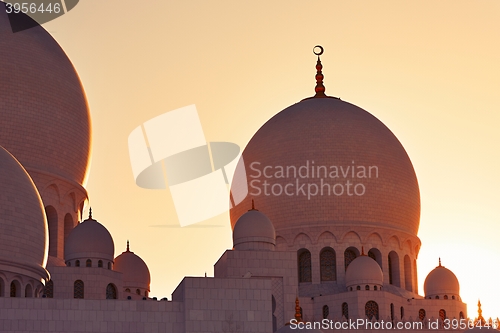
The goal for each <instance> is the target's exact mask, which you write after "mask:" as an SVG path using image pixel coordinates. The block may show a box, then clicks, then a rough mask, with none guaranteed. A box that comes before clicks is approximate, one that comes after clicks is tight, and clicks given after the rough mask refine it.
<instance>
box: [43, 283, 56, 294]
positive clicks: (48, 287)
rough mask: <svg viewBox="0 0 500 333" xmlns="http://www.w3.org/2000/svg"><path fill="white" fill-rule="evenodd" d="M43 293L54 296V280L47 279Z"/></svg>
mask: <svg viewBox="0 0 500 333" xmlns="http://www.w3.org/2000/svg"><path fill="white" fill-rule="evenodd" d="M43 294H44V295H45V297H47V298H54V282H53V281H52V280H49V281H47V283H45V287H44V288H43Z"/></svg>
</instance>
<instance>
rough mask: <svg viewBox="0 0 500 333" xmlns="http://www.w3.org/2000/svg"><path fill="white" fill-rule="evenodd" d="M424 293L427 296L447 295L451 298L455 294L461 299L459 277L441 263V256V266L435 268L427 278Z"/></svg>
mask: <svg viewBox="0 0 500 333" xmlns="http://www.w3.org/2000/svg"><path fill="white" fill-rule="evenodd" d="M424 293H425V297H426V298H436V297H444V296H447V297H448V298H450V299H451V298H452V297H453V296H455V297H456V298H457V299H459V297H460V296H459V294H460V284H459V283H458V279H457V277H456V276H455V274H453V272H452V271H450V270H449V269H448V268H445V267H444V266H442V265H441V258H439V266H437V267H436V268H434V269H433V270H432V271H431V272H430V273H429V274H428V275H427V277H426V278H425V282H424Z"/></svg>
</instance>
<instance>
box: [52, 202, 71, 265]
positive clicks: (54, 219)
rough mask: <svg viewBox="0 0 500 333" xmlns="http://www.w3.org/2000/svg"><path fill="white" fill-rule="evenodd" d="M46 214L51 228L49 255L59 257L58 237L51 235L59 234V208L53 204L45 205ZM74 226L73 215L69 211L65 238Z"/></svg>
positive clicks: (65, 220) (65, 223)
mask: <svg viewBox="0 0 500 333" xmlns="http://www.w3.org/2000/svg"><path fill="white" fill-rule="evenodd" d="M45 214H46V215H47V224H48V229H49V239H50V242H49V255H51V256H54V257H57V248H58V246H59V245H58V242H59V239H58V237H51V235H57V229H58V223H59V221H58V219H59V218H58V214H57V210H56V209H55V208H54V207H53V206H47V207H45ZM73 228H74V223H73V217H72V216H71V214H70V213H67V214H66V215H65V216H64V239H66V237H68V235H69V233H70V232H71V230H73Z"/></svg>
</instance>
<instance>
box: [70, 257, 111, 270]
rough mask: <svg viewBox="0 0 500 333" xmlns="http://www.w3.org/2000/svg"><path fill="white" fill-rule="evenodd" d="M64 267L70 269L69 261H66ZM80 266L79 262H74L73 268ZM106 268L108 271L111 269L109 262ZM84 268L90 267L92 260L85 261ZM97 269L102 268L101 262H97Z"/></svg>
mask: <svg viewBox="0 0 500 333" xmlns="http://www.w3.org/2000/svg"><path fill="white" fill-rule="evenodd" d="M66 266H68V267H71V261H67V262H66ZM80 266H81V264H80V260H75V267H80ZM107 266H108V269H111V262H108V265H107ZM85 267H92V260H91V259H87V260H86V261H85ZM97 267H104V265H103V261H102V260H99V261H98V262H97Z"/></svg>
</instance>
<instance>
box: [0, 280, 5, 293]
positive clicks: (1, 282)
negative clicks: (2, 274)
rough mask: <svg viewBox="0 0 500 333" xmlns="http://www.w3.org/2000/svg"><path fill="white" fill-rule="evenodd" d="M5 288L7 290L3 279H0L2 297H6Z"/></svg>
mask: <svg viewBox="0 0 500 333" xmlns="http://www.w3.org/2000/svg"><path fill="white" fill-rule="evenodd" d="M3 288H5V284H4V282H3V280H2V278H0V297H3V296H4V295H3V293H4V289H3Z"/></svg>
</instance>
